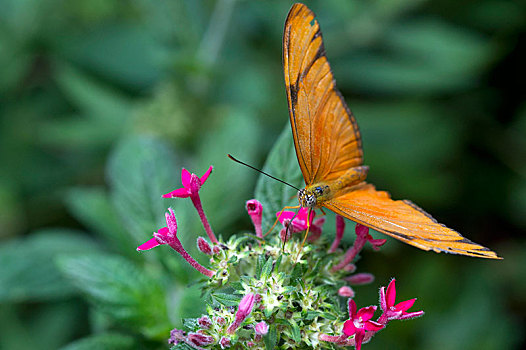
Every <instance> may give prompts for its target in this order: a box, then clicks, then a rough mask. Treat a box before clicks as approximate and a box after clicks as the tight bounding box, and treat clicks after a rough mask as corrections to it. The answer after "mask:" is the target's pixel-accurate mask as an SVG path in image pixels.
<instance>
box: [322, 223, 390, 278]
mask: <svg viewBox="0 0 526 350" xmlns="http://www.w3.org/2000/svg"><path fill="white" fill-rule="evenodd" d="M354 231H355V232H356V240H355V241H354V243H353V245H352V247H350V248H349V250H347V252H346V253H345V256H344V257H343V260H342V261H341V262H340V263H338V264H337V265H335V266H333V268H332V270H333V271H337V270H341V269H343V268H344V267H345V266H346V265H347V264H349V263H350V262H352V261H353V260H354V258H355V257H356V255H358V253H360V251H361V250H362V249H363V247H364V246H365V243H367V242H370V243H371V244H372V246H373V248H374V249H375V250H378V249H380V247H381V246H382V245H383V244H384V243H385V242H386V241H387V240H386V239H373V237H372V236H371V235H370V234H369V227H367V226H363V225H360V224H356V228H355V229H354Z"/></svg>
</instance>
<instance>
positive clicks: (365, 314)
mask: <svg viewBox="0 0 526 350" xmlns="http://www.w3.org/2000/svg"><path fill="white" fill-rule="evenodd" d="M348 307H349V319H348V320H347V321H345V323H344V324H343V334H345V335H346V336H348V337H350V336H352V335H354V341H355V346H356V350H360V348H361V347H362V341H363V338H364V337H365V331H373V332H377V331H379V330H381V329H382V328H384V327H385V325H383V324H381V323H378V322H375V321H371V318H373V315H374V312H375V311H376V306H368V307H363V308H361V309H360V310H359V311H358V312H356V303H355V302H354V300H352V299H349V303H348Z"/></svg>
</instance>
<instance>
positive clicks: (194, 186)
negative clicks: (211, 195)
mask: <svg viewBox="0 0 526 350" xmlns="http://www.w3.org/2000/svg"><path fill="white" fill-rule="evenodd" d="M212 169H213V167H212V166H210V167H209V168H208V170H207V171H206V173H205V174H204V175H203V176H201V177H200V178H199V177H198V176H197V175H196V174H190V172H189V171H188V170H186V169H184V168H183V170H182V172H181V182H182V183H183V187H181V188H178V189H176V190H174V191H172V192H169V193H166V194H163V198H174V197H177V198H187V197H190V199H191V200H192V203H193V204H194V207H195V209H196V210H197V213H198V214H199V218H200V219H201V222H202V223H203V226H204V228H205V231H206V234H207V235H208V238H209V239H210V241H211V242H212V243H217V242H218V241H217V238H216V236H215V235H214V232H213V231H212V227H211V226H210V223H209V222H208V219H207V218H206V215H205V212H204V210H203V205H202V204H201V198H200V197H199V190H200V189H201V186H203V184H204V183H205V181H206V180H207V179H208V176H210V173H211V172H212Z"/></svg>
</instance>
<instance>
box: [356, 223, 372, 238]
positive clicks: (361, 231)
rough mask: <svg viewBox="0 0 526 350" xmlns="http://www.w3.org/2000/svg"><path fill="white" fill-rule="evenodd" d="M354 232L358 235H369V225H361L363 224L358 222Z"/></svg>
mask: <svg viewBox="0 0 526 350" xmlns="http://www.w3.org/2000/svg"><path fill="white" fill-rule="evenodd" d="M354 232H356V235H358V236H359V235H367V234H369V227H367V226H364V225H361V224H356V228H355V229H354Z"/></svg>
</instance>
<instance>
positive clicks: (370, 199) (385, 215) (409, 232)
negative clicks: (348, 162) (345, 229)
mask: <svg viewBox="0 0 526 350" xmlns="http://www.w3.org/2000/svg"><path fill="white" fill-rule="evenodd" d="M323 205H324V206H325V207H327V208H328V209H330V210H332V211H334V212H335V213H337V214H340V215H342V216H344V217H346V218H348V219H350V220H352V221H355V222H358V223H360V224H362V225H365V226H368V227H370V228H372V229H374V230H376V231H379V232H382V233H385V234H387V235H389V236H391V237H394V238H396V239H399V240H401V241H403V242H405V243H407V244H410V245H413V246H415V247H418V248H420V249H423V250H434V251H436V252H447V253H455V254H462V255H469V256H475V257H480V258H493V259H497V258H498V257H497V255H496V254H495V253H494V252H492V251H491V250H489V249H488V248H485V247H483V246H481V245H479V244H477V243H474V242H472V241H470V240H468V239H467V238H464V237H462V235H461V234H460V233H458V232H456V231H454V230H452V229H450V228H448V227H446V226H444V225H442V224H440V223H438V222H437V221H436V220H435V219H434V218H433V217H432V216H431V215H429V214H428V213H426V212H425V211H424V210H423V209H421V208H419V207H418V206H417V205H415V204H414V203H412V202H410V201H403V200H392V199H391V198H390V196H389V194H388V193H387V192H385V191H377V190H375V188H374V186H373V185H370V184H362V185H361V186H358V187H357V188H355V189H354V190H352V191H349V192H347V193H346V194H344V195H342V196H339V197H336V198H334V199H332V200H330V201H327V202H324V203H323Z"/></svg>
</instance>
